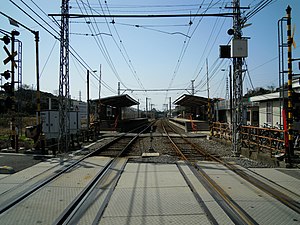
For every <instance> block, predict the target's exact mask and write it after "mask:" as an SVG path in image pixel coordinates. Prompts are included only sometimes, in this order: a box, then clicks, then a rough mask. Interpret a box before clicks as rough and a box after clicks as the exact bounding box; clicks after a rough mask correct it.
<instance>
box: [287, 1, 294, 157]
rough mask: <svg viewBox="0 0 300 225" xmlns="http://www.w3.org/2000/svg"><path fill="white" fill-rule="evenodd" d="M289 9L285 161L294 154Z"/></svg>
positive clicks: (288, 14)
mask: <svg viewBox="0 0 300 225" xmlns="http://www.w3.org/2000/svg"><path fill="white" fill-rule="evenodd" d="M291 11H292V8H291V7H290V6H288V7H287V9H286V13H287V43H288V107H287V128H288V141H289V146H288V149H287V152H286V154H287V163H291V157H292V156H293V155H294V148H293V88H292V76H293V68H292V43H293V38H292V32H291V21H292V19H291Z"/></svg>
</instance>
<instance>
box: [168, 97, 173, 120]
mask: <svg viewBox="0 0 300 225" xmlns="http://www.w3.org/2000/svg"><path fill="white" fill-rule="evenodd" d="M171 102H172V101H171V97H169V108H170V118H171V117H172V109H171V106H172V105H171V104H172V103H171Z"/></svg>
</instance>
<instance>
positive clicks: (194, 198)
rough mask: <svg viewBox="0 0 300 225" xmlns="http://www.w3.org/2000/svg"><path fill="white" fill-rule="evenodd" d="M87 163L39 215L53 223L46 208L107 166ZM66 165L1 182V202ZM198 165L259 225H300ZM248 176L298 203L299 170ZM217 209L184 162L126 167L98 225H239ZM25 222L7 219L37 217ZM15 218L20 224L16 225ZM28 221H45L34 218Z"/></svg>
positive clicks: (223, 172) (219, 172) (256, 193)
mask: <svg viewBox="0 0 300 225" xmlns="http://www.w3.org/2000/svg"><path fill="white" fill-rule="evenodd" d="M107 159H108V158H107ZM89 161H90V163H89V164H88V165H84V164H82V165H81V166H82V170H83V171H82V172H80V173H78V172H71V173H69V174H68V179H67V180H68V181H66V180H65V181H63V182H56V183H55V185H52V186H51V187H53V188H54V187H55V189H56V190H59V193H60V194H59V198H58V197H57V196H56V195H57V192H56V191H51V192H50V191H49V190H47V191H46V192H47V199H48V200H47V201H45V202H44V204H45V207H43V208H44V209H45V210H46V211H47V210H48V212H42V211H39V214H41V215H47V219H48V220H49V221H52V220H51V217H50V212H52V211H51V210H50V208H49V207H50V206H49V205H47V202H48V203H49V204H50V203H51V204H54V205H56V206H57V205H62V203H64V202H68V201H70V200H71V199H69V198H72V197H74V196H73V195H71V194H70V193H74V190H77V191H78V192H79V191H80V188H82V187H83V185H82V184H83V181H84V182H86V183H87V182H88V181H89V179H90V178H91V174H92V173H91V172H92V171H95V168H96V167H97V166H98V165H104V164H105V162H106V161H107V160H106V159H105V157H94V158H91V159H89ZM67 164H68V161H65V162H64V163H63V164H61V163H60V162H59V160H58V159H56V160H55V159H52V160H48V161H45V162H42V163H39V164H36V165H34V166H32V167H29V168H27V169H25V170H23V171H20V172H18V173H15V174H11V175H5V176H3V177H1V178H0V196H4V195H5V193H6V192H9V190H11V189H14V188H16V187H17V186H18V185H20V184H21V183H24V182H32V181H34V180H35V179H37V178H38V177H39V176H43V177H44V176H46V175H47V174H50V173H53V172H55V171H57V170H60V169H61V168H62V167H64V166H66V165H67ZM197 164H198V165H199V167H200V168H201V170H203V171H204V172H205V173H206V174H207V175H209V176H210V178H211V179H213V181H214V182H215V183H216V184H217V185H219V186H220V187H221V188H222V189H223V190H224V191H226V193H227V194H228V195H229V196H230V198H231V199H233V201H234V202H235V203H236V204H237V205H238V206H239V207H240V208H241V209H242V210H243V211H245V212H246V213H247V214H248V215H249V216H251V217H252V218H253V219H254V220H255V221H256V222H257V223H258V224H299V221H300V215H299V214H298V213H296V212H295V211H293V210H292V209H290V208H288V207H287V206H285V205H283V204H281V203H280V202H279V201H278V200H276V199H274V198H272V197H270V196H269V195H268V194H266V193H265V192H263V191H261V190H259V189H258V188H256V187H255V186H253V184H251V183H249V182H247V181H245V180H243V179H242V178H240V177H239V176H238V175H236V174H235V173H234V172H232V171H230V170H229V169H227V168H226V167H224V166H223V165H221V164H219V163H215V162H208V161H201V162H198V163H197ZM241 169H243V168H241ZM245 170H246V169H245ZM247 171H248V173H254V174H255V175H256V176H257V178H258V179H260V180H262V181H264V182H268V183H270V184H272V183H276V184H279V186H280V187H282V188H281V190H283V191H284V190H289V193H290V195H291V196H292V197H293V199H294V200H295V201H297V202H300V189H299V186H300V171H299V169H283V168H263V169H262V168H259V169H258V168H255V169H250V170H247ZM81 175H82V176H81ZM69 181H70V182H71V181H76V182H75V184H76V183H78V184H80V185H78V187H77V186H76V188H75V187H74V186H73V185H71V184H70V183H69ZM110 188H111V187H110V186H109V185H108V186H106V187H103V188H100V189H99V190H101V191H103V193H105V192H107V191H108V190H109V189H110ZM48 189H49V188H48ZM63 193H65V194H66V195H65V196H64V194H63ZM52 195H53V196H52ZM39 196H41V195H39ZM100 196H101V197H100ZM51 199H52V200H51ZM62 199H63V201H62ZM36 201H37V199H35V201H29V202H28V203H27V204H26V207H27V208H26V209H28V210H29V209H32V208H36V207H37V205H36V204H37V202H36ZM55 201H57V202H55ZM102 201H103V194H99V197H96V198H95V199H94V201H93V202H94V203H93V204H96V205H97V204H98V205H100V203H101V202H102ZM219 203H220V201H219V200H218V199H216V197H215V196H214V195H213V194H212V193H211V192H210V190H209V189H208V188H207V186H206V185H205V184H203V183H202V182H201V180H199V179H198V178H197V176H195V171H194V170H192V169H191V168H190V167H189V166H188V165H187V164H186V163H184V162H182V161H178V162H177V163H170V164H163V163H137V162H128V163H127V164H126V166H125V168H124V169H123V171H122V175H121V177H120V179H119V180H118V183H117V185H116V187H115V188H114V189H113V193H112V196H111V198H110V199H109V201H108V205H107V207H106V209H105V211H104V213H103V216H102V218H101V220H100V221H99V224H101V225H107V224H119V225H122V224H124V225H125V224H126V225H135V224H143V225H150V224H151V225H153V224H172V225H174V224H175V225H176V224H235V222H234V221H233V220H232V219H231V218H230V216H229V215H228V214H227V213H226V212H225V211H224V209H223V208H222V207H221V205H220V204H219ZM39 207H41V205H39ZM91 208H93V207H91ZM41 210H42V209H41ZM49 210H50V211H49ZM96 212H97V210H96V211H94V210H91V211H88V213H91V215H88V214H87V215H86V216H85V217H86V218H84V219H82V220H80V221H79V222H78V224H91V223H89V222H92V221H89V220H88V218H94V214H93V213H96ZM92 214H93V215H92ZM22 216H23V220H21V219H20V218H19V217H18V216H16V215H14V218H9V217H5V219H7V220H6V221H10V222H11V221H15V222H16V223H13V224H18V221H19V222H22V223H20V224H26V223H24V221H25V218H27V217H31V218H33V217H34V216H33V215H32V214H30V213H29V211H28V214H27V215H25V214H22ZM17 218H18V219H19V220H16V219H17ZM2 219H3V218H2ZM10 219H12V220H10ZM54 219H55V218H53V221H54ZM0 220H1V216H0ZM2 221H4V220H2ZM28 221H31V222H34V221H35V222H37V221H42V220H41V219H40V218H39V219H38V218H33V219H31V220H28ZM49 221H48V222H49ZM4 224H5V223H4Z"/></svg>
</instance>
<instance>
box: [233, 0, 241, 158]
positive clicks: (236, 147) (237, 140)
mask: <svg viewBox="0 0 300 225" xmlns="http://www.w3.org/2000/svg"><path fill="white" fill-rule="evenodd" d="M233 13H234V14H235V15H236V16H235V17H234V18H233V30H234V35H233V39H235V40H236V39H241V38H242V31H241V11H240V1H239V0H235V1H234V2H233ZM242 66H243V59H242V58H240V57H235V58H233V109H234V110H235V112H234V113H233V130H232V140H233V148H232V154H233V155H234V156H239V155H240V154H241V147H242V146H241V137H240V126H241V125H242V121H243V120H242V116H243V115H242V108H243V107H242V98H243V78H242Z"/></svg>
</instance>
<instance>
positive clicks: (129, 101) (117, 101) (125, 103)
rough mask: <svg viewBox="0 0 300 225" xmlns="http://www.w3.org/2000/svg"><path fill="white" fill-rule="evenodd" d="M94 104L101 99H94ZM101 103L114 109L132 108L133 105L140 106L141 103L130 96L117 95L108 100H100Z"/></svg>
mask: <svg viewBox="0 0 300 225" xmlns="http://www.w3.org/2000/svg"><path fill="white" fill-rule="evenodd" d="M92 101H93V102H97V101H99V99H93V100H92ZM100 102H101V104H103V105H109V106H112V107H130V106H133V105H139V104H140V103H139V102H138V101H136V100H134V99H133V98H131V97H130V96H129V95H127V94H126V95H117V96H111V97H106V98H100Z"/></svg>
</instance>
